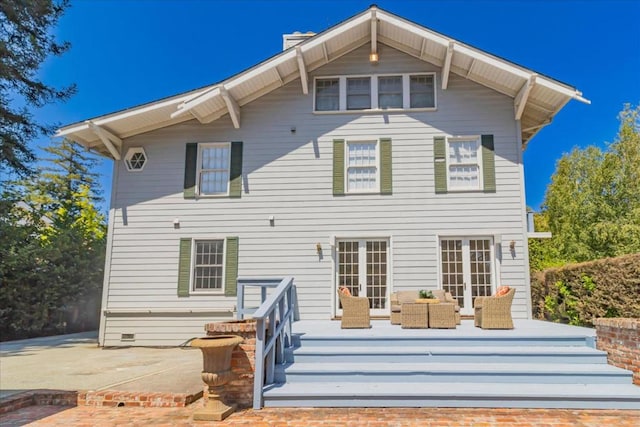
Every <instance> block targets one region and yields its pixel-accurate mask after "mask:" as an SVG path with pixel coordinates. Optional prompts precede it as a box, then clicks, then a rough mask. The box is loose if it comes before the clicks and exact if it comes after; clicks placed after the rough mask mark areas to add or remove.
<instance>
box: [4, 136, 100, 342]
mask: <svg viewBox="0 0 640 427" xmlns="http://www.w3.org/2000/svg"><path fill="white" fill-rule="evenodd" d="M46 151H47V152H48V153H49V154H51V156H52V157H51V158H50V159H48V160H47V162H46V164H45V166H43V167H42V168H41V169H40V170H39V172H38V173H37V174H36V175H35V176H34V177H33V179H31V180H24V181H22V182H19V183H14V184H13V185H11V186H9V187H7V189H6V190H5V192H4V195H3V198H2V204H0V232H3V233H6V234H5V235H3V239H2V242H1V246H0V255H1V256H2V258H3V262H2V264H1V266H0V280H1V281H2V286H1V287H0V335H1V336H2V339H11V338H24V337H27V336H39V335H47V334H52V333H62V332H71V331H75V330H85V329H87V328H94V327H96V326H97V320H98V310H99V303H100V295H101V294H100V290H101V288H102V276H103V269H104V268H103V267H104V250H105V241H106V238H105V235H106V224H105V218H104V216H103V215H102V214H101V213H100V212H99V210H98V209H97V207H96V204H97V203H99V202H100V201H101V198H100V196H99V191H98V190H97V188H98V185H97V182H96V176H95V174H93V173H91V168H92V167H93V166H94V164H95V162H96V160H95V159H94V158H92V157H90V156H88V155H86V154H85V153H84V152H83V149H82V148H81V147H79V146H78V145H77V144H75V143H73V142H71V141H67V140H64V141H62V142H60V143H59V144H56V145H53V146H51V147H49V148H47V149H46Z"/></svg>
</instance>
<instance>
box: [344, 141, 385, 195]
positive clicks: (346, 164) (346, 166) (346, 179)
mask: <svg viewBox="0 0 640 427" xmlns="http://www.w3.org/2000/svg"><path fill="white" fill-rule="evenodd" d="M350 144H374V145H375V153H376V165H375V167H376V187H375V188H373V189H371V190H351V191H350V190H349V145H350ZM344 150H345V151H344V160H345V161H344V189H345V193H346V194H372V193H374V194H375V193H380V143H379V141H378V140H375V139H354V140H348V141H345V144H344ZM351 167H354V168H358V167H359V166H351ZM361 167H363V166H361ZM367 167H370V166H367Z"/></svg>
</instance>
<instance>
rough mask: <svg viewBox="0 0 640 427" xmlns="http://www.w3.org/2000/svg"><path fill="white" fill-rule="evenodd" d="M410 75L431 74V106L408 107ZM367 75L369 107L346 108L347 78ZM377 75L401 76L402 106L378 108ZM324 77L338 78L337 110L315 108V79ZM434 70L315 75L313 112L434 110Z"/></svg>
mask: <svg viewBox="0 0 640 427" xmlns="http://www.w3.org/2000/svg"><path fill="white" fill-rule="evenodd" d="M412 76H432V77H433V104H434V105H433V107H420V108H410V105H411V94H410V89H411V85H410V82H411V77H412ZM363 77H369V78H370V79H371V80H370V82H371V90H370V95H371V108H368V109H362V110H347V79H348V78H363ZM378 77H402V108H379V106H378V100H379V95H378ZM325 79H338V92H339V94H340V95H339V100H338V101H339V102H338V109H337V110H316V94H317V90H316V81H317V80H325ZM437 87H438V85H437V82H436V73H435V72H416V73H384V74H350V75H330V76H317V77H314V80H313V113H314V114H345V113H346V114H353V113H363V112H364V113H380V112H394V111H436V110H437V109H438V90H437Z"/></svg>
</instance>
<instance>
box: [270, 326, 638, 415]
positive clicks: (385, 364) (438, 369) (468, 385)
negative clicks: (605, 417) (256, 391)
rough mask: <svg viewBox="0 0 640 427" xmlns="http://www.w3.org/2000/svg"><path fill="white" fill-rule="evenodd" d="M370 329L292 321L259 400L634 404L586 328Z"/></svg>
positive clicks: (633, 389) (625, 378) (626, 382)
mask: <svg viewBox="0 0 640 427" xmlns="http://www.w3.org/2000/svg"><path fill="white" fill-rule="evenodd" d="M372 323H373V327H372V329H370V330H341V329H340V328H339V324H338V323H337V322H331V323H330V322H297V323H296V324H294V332H295V337H296V339H295V344H296V345H295V346H294V348H293V349H291V350H290V351H288V352H287V360H288V362H287V363H286V364H284V365H281V366H278V367H277V369H276V384H272V385H270V386H267V387H266V388H265V391H264V406H266V407H297V406H299V407H512V408H608V409H637V408H638V407H640V387H637V386H634V385H633V384H632V382H631V381H632V380H631V376H632V375H631V372H630V371H626V370H623V369H619V368H616V367H613V366H610V365H608V364H607V359H606V354H605V353H604V352H601V351H599V350H596V349H594V348H593V347H594V346H593V344H594V334H593V331H591V330H589V329H585V328H573V327H567V326H564V325H555V324H545V322H536V321H519V322H516V328H515V329H514V330H511V331H482V330H480V329H477V328H474V327H473V324H472V322H471V321H463V324H462V325H460V326H459V327H458V328H457V329H456V330H431V329H429V330H403V329H400V328H399V327H398V326H392V325H390V324H389V322H388V321H386V322H385V321H374V322H372Z"/></svg>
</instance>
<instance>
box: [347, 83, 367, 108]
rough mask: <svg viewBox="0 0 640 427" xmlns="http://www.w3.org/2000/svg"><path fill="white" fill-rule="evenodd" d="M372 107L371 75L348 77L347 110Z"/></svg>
mask: <svg viewBox="0 0 640 427" xmlns="http://www.w3.org/2000/svg"><path fill="white" fill-rule="evenodd" d="M369 108H371V77H352V78H347V110H367V109H369Z"/></svg>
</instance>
